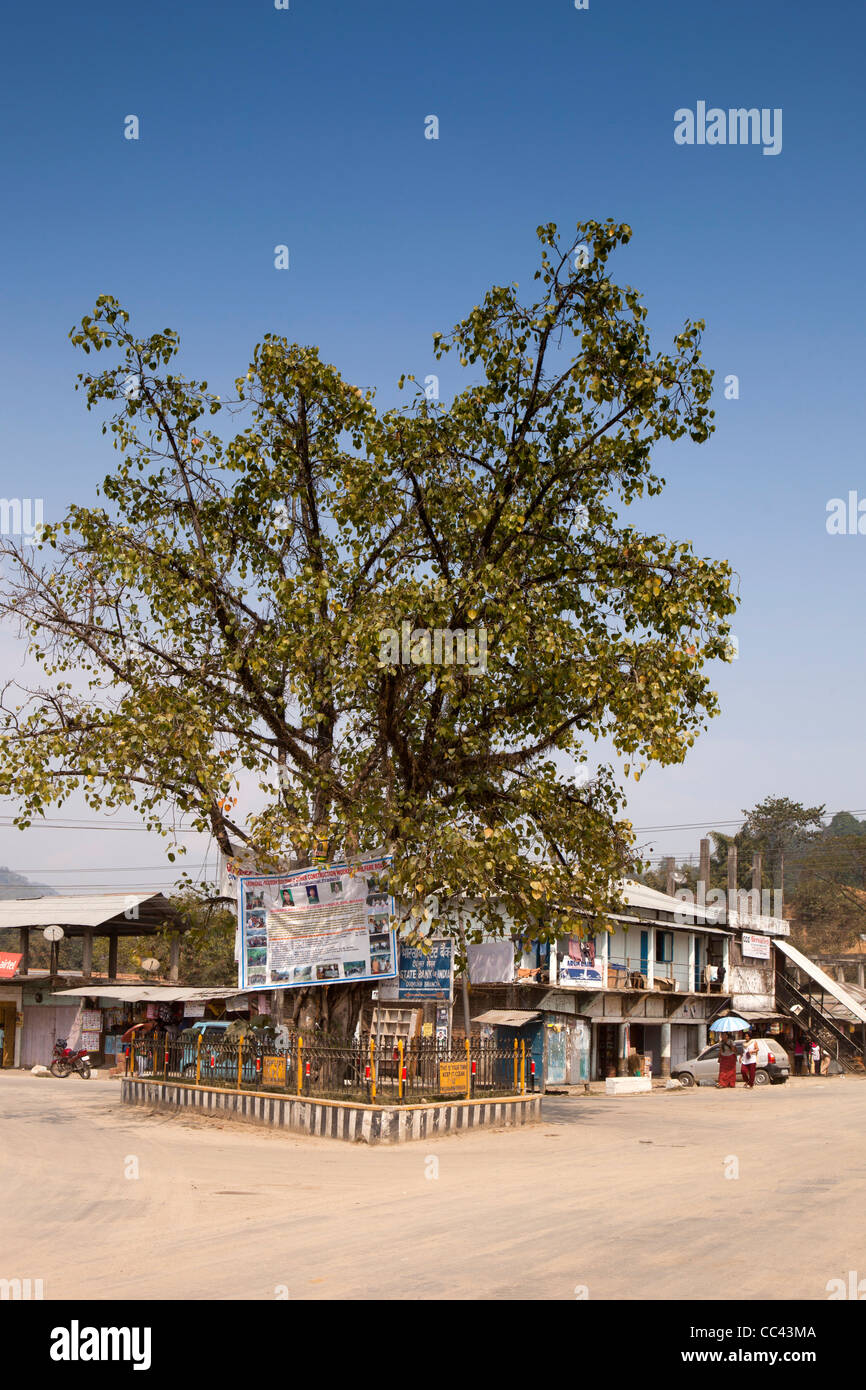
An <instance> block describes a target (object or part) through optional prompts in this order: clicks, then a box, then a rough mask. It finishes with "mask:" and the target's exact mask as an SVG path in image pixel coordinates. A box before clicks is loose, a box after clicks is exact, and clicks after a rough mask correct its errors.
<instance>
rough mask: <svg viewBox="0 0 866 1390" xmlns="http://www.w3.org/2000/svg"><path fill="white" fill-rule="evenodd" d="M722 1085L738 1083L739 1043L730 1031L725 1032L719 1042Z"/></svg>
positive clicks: (720, 1079) (720, 1080)
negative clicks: (734, 1039)
mask: <svg viewBox="0 0 866 1390" xmlns="http://www.w3.org/2000/svg"><path fill="white" fill-rule="evenodd" d="M718 1084H719V1085H720V1086H736V1084H737V1045H736V1043H735V1042H734V1041H733V1039H732V1037H731V1035H730V1033H723V1034H722V1039H721V1042H720V1043H719V1083H718Z"/></svg>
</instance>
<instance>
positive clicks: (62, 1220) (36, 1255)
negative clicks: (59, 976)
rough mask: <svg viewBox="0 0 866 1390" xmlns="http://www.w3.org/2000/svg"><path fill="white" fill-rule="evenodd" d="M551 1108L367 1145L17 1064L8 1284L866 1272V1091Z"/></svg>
mask: <svg viewBox="0 0 866 1390" xmlns="http://www.w3.org/2000/svg"><path fill="white" fill-rule="evenodd" d="M544 1114H545V1118H544V1121H543V1122H542V1123H541V1124H540V1125H537V1126H533V1127H530V1128H528V1129H524V1130H515V1131H510V1130H507V1131H505V1130H504V1131H499V1132H493V1131H482V1132H478V1133H469V1134H465V1135H460V1136H455V1137H452V1138H446V1139H443V1140H440V1141H438V1142H436V1143H421V1144H407V1145H404V1146H400V1147H396V1148H374V1149H368V1148H365V1147H362V1146H350V1145H346V1144H341V1143H338V1142H332V1141H327V1140H322V1139H311V1138H306V1137H301V1136H297V1137H294V1136H287V1135H286V1134H280V1133H269V1132H268V1131H266V1130H259V1129H255V1128H252V1127H248V1126H244V1125H240V1124H232V1123H216V1124H215V1123H214V1122H213V1121H208V1120H207V1119H206V1118H203V1117H202V1118H198V1117H189V1116H185V1115H184V1116H176V1115H167V1114H161V1113H160V1114H156V1113H145V1112H142V1111H140V1110H137V1109H136V1110H132V1109H127V1108H124V1107H122V1106H121V1105H120V1100H119V1095H118V1088H117V1085H116V1083H113V1082H111V1081H108V1080H100V1081H93V1082H90V1083H86V1082H81V1081H80V1080H79V1079H78V1078H77V1077H70V1078H69V1079H68V1080H66V1081H58V1080H55V1079H53V1078H52V1079H49V1080H38V1079H37V1078H34V1077H31V1076H30V1075H29V1074H22V1073H17V1072H2V1073H0V1154H2V1163H3V1174H4V1179H5V1180H4V1184H3V1190H4V1203H3V1208H4V1210H3V1218H2V1246H0V1264H2V1267H0V1278H14V1277H19V1278H25V1277H30V1278H41V1279H42V1280H43V1281H44V1295H45V1297H46V1298H85V1299H88V1298H90V1299H105V1298H120V1299H124V1298H132V1297H138V1298H172V1299H175V1298H176V1299H198V1298H216V1299H220V1298H229V1297H240V1298H248V1299H272V1298H275V1297H289V1298H291V1299H336V1298H349V1299H354V1298H369V1297H373V1298H377V1299H382V1298H384V1299H440V1298H458V1299H510V1298H527V1297H528V1298H533V1299H557V1300H558V1299H563V1300H571V1299H574V1298H575V1297H576V1296H580V1294H581V1290H582V1289H584V1288H585V1289H586V1290H587V1292H588V1296H589V1297H590V1298H596V1299H622V1298H643V1299H654V1298H724V1299H737V1300H742V1299H743V1298H744V1297H747V1296H748V1295H749V1294H750V1293H751V1294H754V1295H755V1296H757V1297H766V1298H775V1299H779V1298H787V1299H790V1298H805V1299H826V1298H827V1292H826V1285H827V1282H828V1280H830V1279H834V1278H847V1276H848V1271H849V1270H859V1271H862V1273H863V1274H866V1210H864V1204H863V1198H862V1194H863V1186H864V1173H866V1150H864V1144H863V1136H864V1131H866V1083H864V1082H861V1081H858V1080H855V1079H852V1078H847V1077H846V1078H841V1079H838V1080H837V1079H830V1078H827V1079H824V1078H819V1077H816V1078H804V1079H800V1080H794V1081H791V1082H789V1083H788V1085H786V1086H780V1087H765V1088H763V1089H758V1090H755V1091H754V1092H747V1091H744V1090H742V1089H738V1090H737V1091H736V1092H725V1091H716V1090H712V1089H709V1090H707V1089H704V1088H701V1089H699V1090H694V1091H691V1092H687V1093H666V1092H657V1093H654V1094H653V1095H651V1096H645V1097H644V1096H641V1097H630V1098H626V1099H621V1100H613V1099H607V1098H605V1097H591V1098H578V1097H574V1098H572V1097H568V1098H560V1097H548V1098H546V1099H545V1102H544ZM736 1172H738V1173H739V1176H733V1174H734V1173H736ZM782 1271H785V1278H784V1280H783V1279H782V1277H781V1275H782ZM576 1290H577V1294H576V1292H575V1291H576Z"/></svg>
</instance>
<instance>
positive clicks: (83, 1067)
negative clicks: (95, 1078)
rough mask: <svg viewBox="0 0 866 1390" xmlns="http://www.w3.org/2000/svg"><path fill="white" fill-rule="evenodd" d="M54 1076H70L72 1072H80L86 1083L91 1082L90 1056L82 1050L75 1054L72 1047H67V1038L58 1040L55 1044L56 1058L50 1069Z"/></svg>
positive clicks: (53, 1059)
mask: <svg viewBox="0 0 866 1390" xmlns="http://www.w3.org/2000/svg"><path fill="white" fill-rule="evenodd" d="M48 1070H49V1071H50V1072H51V1075H52V1076H60V1077H63V1076H68V1075H69V1073H70V1072H73V1071H75V1072H78V1075H79V1076H80V1077H81V1078H82V1080H84V1081H89V1080H90V1054H89V1053H88V1052H86V1051H85V1049H84V1048H81V1049H80V1050H79V1051H78V1052H73V1051H72V1048H71V1047H67V1046H66V1039H65V1038H58V1039H57V1041H56V1043H55V1044H54V1056H53V1057H52V1059H51V1066H50V1067H49V1068H48Z"/></svg>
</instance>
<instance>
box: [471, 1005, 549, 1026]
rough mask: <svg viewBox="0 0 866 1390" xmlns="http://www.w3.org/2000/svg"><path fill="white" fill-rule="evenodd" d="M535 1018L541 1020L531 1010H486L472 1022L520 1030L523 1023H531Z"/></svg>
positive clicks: (536, 1013)
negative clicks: (494, 1024) (496, 1024)
mask: <svg viewBox="0 0 866 1390" xmlns="http://www.w3.org/2000/svg"><path fill="white" fill-rule="evenodd" d="M536 1018H541V1014H540V1013H538V1012H537V1011H536V1012H534V1013H533V1011H532V1010H531V1009H488V1010H487V1013H486V1014H477V1015H476V1016H475V1018H473V1020H472V1022H473V1023H498V1024H499V1026H500V1028H522V1027H523V1025H524V1023H531V1022H532V1021H533V1019H536Z"/></svg>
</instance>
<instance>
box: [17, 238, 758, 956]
mask: <svg viewBox="0 0 866 1390" xmlns="http://www.w3.org/2000/svg"><path fill="white" fill-rule="evenodd" d="M630 235H631V232H630V229H629V228H628V227H627V226H624V225H615V224H614V223H612V222H607V223H605V224H600V223H596V222H590V223H585V224H583V225H580V226H578V228H577V233H576V237H575V238H571V239H569V240H568V241H567V242H566V243H565V244H564V245H563V244H561V243H560V242H559V240H558V237H557V232H556V228H555V227H554V226H553V225H552V224H550V225H547V226H544V227H541V228H539V240H540V243H541V258H540V265H539V269H538V270H537V272H536V281H537V282H539V289H538V293H537V296H536V298H535V299H534V300H531V299H530V301H529V302H522V301H521V300H520V299H519V298H518V290H517V286H516V285H506V286H495V287H494V288H492V289H491V290H490V291H489V292H488V293H487V294H486V295H485V297H484V300H483V302H482V304H480V305H478V306H476V308H474V309H473V310H472V312H471V313H470V314H469V315H468V317H467V318H465V319H464V320H463V321H462V322H460V323H459V324H458V325H457V326H456V327H455V329H454V330H453V332H452V333H451V334H450V336H448V337H447V338H446V337H443V335H442V334H441V333H437V334H435V335H434V346H435V352H436V354H437V356H438V357H441V356H442V355H443V354H446V353H449V352H453V353H455V354H456V356H457V357H459V360H460V364H461V366H462V367H464V368H465V369H466V376H467V382H466V385H465V387H464V389H462V390H461V391H459V392H458V394H457V395H456V396H455V397H454V399H453V400H452V401H451V403H450V404H448V405H446V404H444V403H443V404H439V403H436V402H431V401H428V400H427V399H426V397H425V394H424V392H423V391H421V390H414V398H413V399H412V401H411V402H410V404H409V405H408V406H406V407H405V408H402V409H399V410H388V411H385V412H384V413H379V412H378V411H377V410H376V408H375V405H374V401H373V397H372V393H371V392H369V391H365V390H362V389H361V388H359V387H357V386H355V385H353V384H351V383H347V382H345V381H344V380H343V379H342V378H341V376H340V375H339V373H338V372H337V371H336V369H335V368H333V367H331V366H328V365H327V364H325V363H324V362H322V361H321V359H320V357H319V354H318V352H317V351H316V349H314V348H309V347H300V346H298V345H297V344H290V343H288V342H287V341H286V340H285V339H281V338H276V337H273V336H271V335H267V336H266V337H265V339H264V341H263V342H262V343H261V344H260V345H259V346H258V347H257V348H256V350H255V353H254V356H253V361H252V363H251V365H250V367H249V370H248V371H247V372H246V373H245V375H243V376H241V377H240V378H239V379H238V382H237V394H236V397H234V398H232V399H231V400H228V399H226V400H223V399H221V398H220V396H218V395H216V394H214V393H213V392H212V391H211V390H210V389H209V387H208V384H207V382H206V381H196V380H187V379H186V378H184V377H182V376H181V375H180V374H179V373H178V372H177V371H176V370H175V367H174V365H173V359H174V357H175V354H176V353H177V350H178V338H177V335H176V334H175V333H174V332H172V331H171V330H169V329H166V330H165V331H164V332H161V333H154V334H152V335H150V336H149V337H144V338H139V337H136V336H135V335H134V334H133V332H132V330H131V329H130V327H129V317H128V314H127V313H126V311H125V310H123V309H122V308H121V307H120V305H119V304H118V303H117V302H116V301H115V300H114V299H112V298H111V297H110V296H107V295H103V296H100V298H99V300H98V301H97V304H96V308H95V311H94V313H93V315H91V316H88V317H86V318H84V319H83V320H82V322H81V325H80V327H78V328H77V329H75V330H73V332H72V334H71V337H72V341H73V342H74V343H75V344H76V345H78V346H79V347H81V348H82V349H83V350H84V352H85V353H99V354H102V355H104V356H105V357H107V358H108V363H107V365H106V366H105V367H104V368H103V370H101V371H94V372H89V373H88V372H85V373H83V374H82V376H81V377H80V384H81V386H82V387H83V388H84V390H85V392H86V396H87V404H88V408H89V409H99V410H100V411H101V412H104V421H103V426H102V428H103V432H105V433H108V434H109V435H111V436H112V437H113V442H114V445H115V448H116V449H117V450H118V452H119V454H120V459H119V462H118V465H117V467H116V469H115V471H114V472H113V473H112V474H111V475H110V476H108V477H107V478H106V479H105V481H104V483H103V485H102V488H101V500H100V501H99V502H97V503H96V504H94V505H92V506H78V505H76V506H72V507H71V508H70V509H69V513H68V515H67V516H66V518H65V519H64V521H62V522H61V523H59V524H57V525H52V526H49V527H47V528H46V532H45V537H44V541H43V544H42V545H41V547H40V548H39V549H38V551H35V552H34V551H33V550H28V549H25V548H16V547H15V546H13V545H10V544H7V545H6V546H5V547H4V548H5V550H6V555H7V561H8V564H7V573H6V579H5V583H4V588H3V592H2V597H0V605H2V610H3V611H4V612H5V613H6V614H7V615H17V617H18V618H19V619H20V620H21V621H22V623H23V627H24V630H25V632H26V633H27V635H28V637H29V641H30V651H31V655H32V656H33V657H35V659H36V660H37V661H38V662H39V663H40V664H41V666H42V669H43V672H44V680H43V681H42V682H41V683H40V684H38V685H36V686H33V687H31V688H26V689H24V688H20V687H19V688H14V687H12V686H11V685H10V686H9V687H7V688H6V691H5V696H4V705H3V707H4V709H5V726H4V737H3V740H2V746H0V793H2V794H4V795H7V796H11V797H14V798H15V799H16V801H17V803H18V808H19V809H18V814H17V823H18V824H19V825H21V826H26V825H28V824H30V823H31V821H32V820H33V819H34V818H35V817H38V816H40V815H41V814H43V812H44V811H45V809H46V808H47V807H48V806H49V805H56V804H60V803H62V802H63V801H64V800H65V799H66V798H67V797H69V796H70V795H72V793H73V792H76V791H80V792H83V794H84V796H85V798H86V800H87V802H88V803H89V805H90V806H91V807H92V808H93V809H95V810H109V811H110V810H112V809H114V808H116V807H118V806H133V807H135V808H136V810H137V811H138V812H139V814H140V815H141V817H142V818H143V821H144V823H145V824H146V825H148V826H149V827H150V828H151V829H153V830H155V831H157V832H159V833H160V834H167V835H169V836H170V835H171V834H172V831H173V828H174V827H175V826H176V824H177V822H178V819H179V818H183V819H184V821H185V823H186V824H187V825H192V826H195V827H197V828H199V829H201V830H205V831H210V832H211V833H212V834H213V836H214V838H215V839H216V841H217V843H218V844H219V846H220V848H221V849H222V850H223V852H225V853H230V851H231V847H232V845H233V844H242V845H244V846H245V847H247V848H248V849H249V850H250V851H251V852H253V853H254V854H255V855H256V856H257V858H258V860H259V862H260V863H261V864H262V865H263V866H266V865H268V864H269V863H278V862H281V861H284V860H285V858H286V856H294V860H295V862H296V863H298V864H304V863H306V862H307V861H308V859H309V856H310V854H311V851H312V846H313V844H314V842H315V840H316V838H318V837H321V836H326V837H327V838H328V840H329V847H330V854H331V856H332V857H338V856H341V855H346V854H348V855H351V854H354V853H357V852H358V851H369V850H374V849H380V848H381V849H386V850H389V851H391V852H393V853H394V855H395V863H394V874H393V888H394V891H395V892H396V894H397V895H398V897H399V899H400V900H401V902H402V903H403V904H404V905H405V912H406V917H407V927H408V926H410V925H412V924H414V926H415V927H417V928H419V929H420V930H422V931H425V930H429V928H430V926H431V924H432V923H433V922H436V923H438V924H439V925H442V926H444V927H445V928H446V929H449V930H450V929H451V928H452V927H453V925H454V922H455V920H456V918H457V917H460V915H461V914H463V915H465V913H466V911H467V905H471V906H472V917H471V920H470V922H469V926H470V931H471V932H477V931H480V930H481V929H482V928H485V929H487V930H489V931H494V932H496V931H504V930H510V929H511V925H512V923H514V924H516V926H517V928H518V930H520V931H523V930H527V931H532V930H534V929H535V928H536V927H537V925H538V908H539V904H542V903H543V904H546V906H547V911H546V913H545V924H544V927H543V931H544V933H545V934H547V933H553V932H556V931H560V930H566V929H569V928H571V929H574V930H577V929H579V927H580V925H581V924H582V923H583V921H584V919H583V918H582V917H581V916H580V915H579V913H578V907H579V906H580V907H581V908H588V909H589V911H590V912H594V913H603V912H604V911H605V910H606V909H608V908H609V907H610V905H611V903H612V901H614V900H615V890H614V885H615V883H616V880H617V879H618V877H619V876H620V874H621V873H622V871H623V868H624V867H625V866H626V865H627V864H628V862H629V858H630V855H631V852H632V851H631V846H632V832H631V827H630V824H629V822H628V820H627V819H626V818H625V817H624V815H623V801H624V798H623V793H622V791H621V789H620V788H619V787H618V785H617V781H616V777H615V775H614V770H613V768H611V767H600V768H599V769H598V771H597V773H596V775H595V776H594V777H593V778H592V780H591V781H590V782H589V783H588V784H585V782H584V780H583V779H582V778H581V777H580V776H579V775H577V774H576V773H575V772H573V771H569V770H568V769H569V768H570V767H571V768H574V767H575V765H576V764H577V765H579V764H580V763H582V762H584V761H585V759H586V757H587V745H588V743H589V742H591V741H592V740H594V739H596V738H598V737H604V736H609V737H610V739H611V740H612V742H613V745H614V747H615V749H616V750H617V752H618V753H619V754H621V755H623V756H624V757H625V759H626V773H627V775H634V776H639V775H640V772H641V770H642V768H643V767H644V766H645V765H646V764H647V763H648V762H650V761H655V762H659V763H663V764H669V763H677V762H680V761H681V760H682V759H683V757H684V756H685V754H686V752H687V750H688V748H689V747H690V745H691V744H692V743H693V742H694V739H695V737H696V736H697V734H698V733H699V732H700V730H701V729H702V728H703V727H704V724H705V721H706V719H707V718H708V717H709V716H711V715H713V714H714V713H716V710H717V702H716V697H715V694H714V692H713V691H712V690H711V689H710V686H709V681H708V679H707V676H706V674H705V671H704V667H705V664H706V663H707V662H708V661H710V660H713V659H715V658H723V659H724V658H725V657H726V656H727V655H728V636H729V629H728V626H727V622H726V619H727V617H728V616H729V615H730V614H731V613H732V612H733V611H734V607H735V604H734V600H733V598H732V595H731V591H730V570H729V567H728V566H727V565H726V564H724V563H718V562H713V561H710V560H708V559H705V558H701V557H699V556H697V555H695V554H694V552H693V550H692V548H691V547H690V545H688V544H687V543H685V542H680V541H675V540H671V539H669V538H668V537H666V536H665V535H663V534H648V533H641V532H639V531H638V530H637V529H636V528H635V527H634V526H631V525H629V524H628V523H627V522H625V521H623V520H622V518H621V512H622V510H623V509H624V508H626V507H627V506H628V504H629V503H631V502H632V501H633V500H635V499H636V498H639V497H641V496H643V495H654V494H658V493H659V492H660V491H661V490H662V487H663V479H662V478H660V477H659V476H657V475H656V474H655V473H654V472H653V470H652V466H651V453H652V450H653V447H654V446H655V445H656V444H657V443H658V442H659V441H661V440H669V441H674V440H678V439H680V438H681V437H682V436H683V435H687V436H688V437H689V438H690V439H691V440H693V441H695V442H698V443H700V442H702V441H704V440H705V439H706V438H707V437H708V435H709V433H710V431H711V429H712V415H713V412H712V411H711V410H710V407H709V400H710V393H711V386H712V378H711V373H710V372H709V371H708V370H707V369H706V368H705V367H704V366H703V364H702V360H701V350H700V341H701V331H702V328H703V324H702V323H701V322H700V321H695V322H687V323H686V324H685V326H684V327H683V329H682V331H681V332H680V333H679V334H677V336H676V338H675V340H674V344H673V349H672V351H671V353H670V354H667V353H664V352H656V351H654V350H653V348H652V346H651V343H650V338H649V333H648V330H647V327H646V322H645V320H646V316H647V310H646V308H645V307H644V306H643V304H642V303H641V301H640V298H639V296H638V294H637V292H636V291H635V290H634V289H632V288H631V287H629V286H625V287H619V286H618V285H617V284H616V283H614V281H613V280H612V278H611V276H610V272H609V269H608V262H609V260H610V258H611V257H612V256H613V255H614V253H615V252H617V251H618V250H619V248H621V247H622V246H623V245H624V244H625V243H627V242H628V240H629V238H630ZM580 246H585V247H586V248H587V254H586V255H583V254H581V253H580V252H578V251H577V250H576V248H577V247H580ZM413 382H414V378H412V377H411V376H410V377H407V378H405V379H404V382H403V383H402V384H404V385H406V384H407V383H408V384H409V386H410V389H411V388H412V385H413ZM404 620H405V621H407V622H408V623H409V624H410V627H411V629H427V630H431V629H437V628H438V629H449V630H452V631H453V630H455V629H468V628H483V629H484V630H485V632H486V635H487V667H486V672H484V673H483V674H480V673H479V674H472V673H471V672H470V671H469V670H468V668H467V667H466V665H461V664H451V665H432V664H430V662H429V659H428V656H429V653H427V654H425V650H424V644H423V642H421V643H420V644H419V645H418V646H415V647H413V658H414V659H413V661H412V662H410V663H409V664H406V665H401V664H400V663H399V662H397V661H395V660H389V659H387V658H386V659H383V657H382V645H383V632H385V631H386V630H388V629H399V628H400V625H401V622H402V621H404ZM254 794H255V797H257V798H258V801H257V802H256V803H255V804H254ZM174 852H175V851H174V849H172V850H171V852H170V857H171V856H173V854H174ZM449 914H454V915H453V916H451V915H449Z"/></svg>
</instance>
